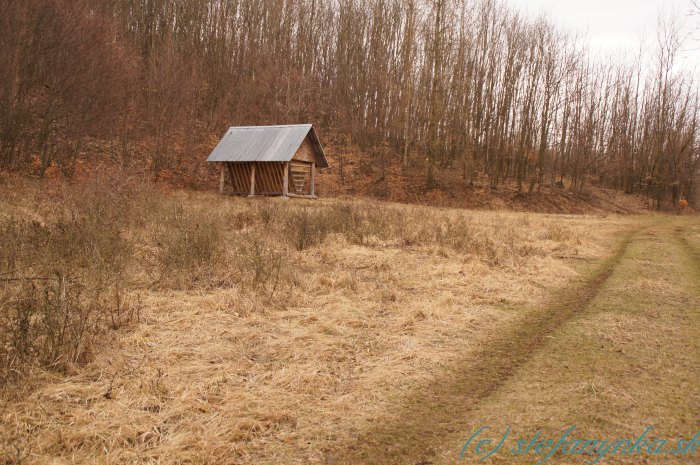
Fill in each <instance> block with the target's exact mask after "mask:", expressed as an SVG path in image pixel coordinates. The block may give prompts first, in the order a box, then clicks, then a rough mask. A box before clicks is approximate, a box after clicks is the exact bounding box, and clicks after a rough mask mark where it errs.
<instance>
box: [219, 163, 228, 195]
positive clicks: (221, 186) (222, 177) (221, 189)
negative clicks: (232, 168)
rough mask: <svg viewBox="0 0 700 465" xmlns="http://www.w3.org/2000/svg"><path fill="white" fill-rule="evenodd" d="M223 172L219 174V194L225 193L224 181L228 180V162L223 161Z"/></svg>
mask: <svg viewBox="0 0 700 465" xmlns="http://www.w3.org/2000/svg"><path fill="white" fill-rule="evenodd" d="M220 171H221V173H220V174H219V194H223V193H224V183H225V182H226V163H221V170H220Z"/></svg>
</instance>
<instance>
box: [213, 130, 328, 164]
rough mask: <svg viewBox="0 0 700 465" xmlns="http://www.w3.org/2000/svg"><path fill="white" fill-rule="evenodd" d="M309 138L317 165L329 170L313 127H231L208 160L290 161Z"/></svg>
mask: <svg viewBox="0 0 700 465" xmlns="http://www.w3.org/2000/svg"><path fill="white" fill-rule="evenodd" d="M307 135H308V136H309V139H310V140H311V143H312V144H313V146H314V148H315V149H316V152H317V155H318V158H319V160H318V162H317V166H318V167H319V168H326V167H328V162H327V161H326V156H325V154H324V153H323V148H322V147H321V143H320V142H319V140H318V136H317V135H316V131H314V127H313V125H311V124H291V125H286V126H240V127H233V128H229V130H228V131H226V134H224V137H223V138H222V139H221V140H220V141H219V143H218V144H217V145H216V147H215V148H214V151H213V152H212V153H211V155H209V158H207V161H218V162H222V161H232V162H235V161H263V162H264V161H270V162H275V161H279V162H284V161H289V160H291V159H292V157H293V156H294V154H295V153H296V151H297V150H298V149H299V146H301V143H302V142H303V141H304V138H306V136H307Z"/></svg>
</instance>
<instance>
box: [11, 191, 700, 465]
mask: <svg viewBox="0 0 700 465" xmlns="http://www.w3.org/2000/svg"><path fill="white" fill-rule="evenodd" d="M0 190H2V195H0V253H1V254H2V255H1V256H0V259H1V260H0V267H1V268H0V278H2V282H0V304H1V305H2V315H1V318H2V319H1V320H0V357H1V358H0V380H1V384H2V386H1V392H0V399H1V401H2V404H1V406H0V418H1V419H2V420H1V423H0V463H7V464H73V463H80V464H82V463H85V464H132V463H144V464H309V463H325V464H390V463H391V464H397V465H398V464H401V465H402V464H410V465H416V464H443V463H445V464H447V463H458V459H459V454H460V450H461V449H462V445H463V443H464V442H465V441H466V440H467V439H468V438H469V436H471V435H472V434H473V433H474V431H476V429H477V428H479V427H481V426H482V425H491V426H492V428H493V430H494V431H495V432H500V431H503V430H504V429H505V427H506V425H510V427H511V428H514V429H517V430H518V432H520V433H522V434H523V435H527V434H532V433H534V432H536V431H539V430H542V431H543V432H545V433H551V434H560V433H561V431H563V430H564V429H566V428H567V427H568V426H570V425H577V426H578V428H579V430H580V431H581V435H582V436H586V437H588V436H590V437H592V438H599V437H607V436H609V435H615V436H619V437H628V436H633V435H634V434H635V433H636V434H638V433H639V432H641V431H642V430H643V429H644V427H646V426H647V425H656V426H657V427H658V428H659V431H658V434H657V436H661V437H665V436H668V437H672V438H677V437H686V436H688V435H690V436H692V435H693V434H694V433H695V431H696V430H697V429H698V426H700V425H699V421H698V419H699V418H700V394H699V393H698V389H697V386H698V381H700V371H699V368H698V365H699V364H698V361H699V360H700V346H699V344H700V315H699V313H698V308H699V307H700V286H698V282H700V223H699V222H698V219H697V217H680V218H678V217H670V216H634V217H631V216H626V217H621V216H601V215H597V216H566V215H542V214H528V213H508V212H472V211H465V210H457V209H452V210H451V209H437V208H428V207H417V206H406V205H399V204H390V203H382V202H374V201H369V200H334V199H328V200H319V201H313V202H312V201H308V202H307V201H289V202H283V201H280V200H275V199H252V200H250V199H244V198H231V197H222V196H218V195H213V194H201V193H187V192H169V193H162V192H157V191H155V190H152V189H138V188H129V189H126V188H119V187H116V186H112V185H110V184H109V183H107V182H105V183H101V184H100V183H95V184H92V185H84V186H74V187H68V186H61V185H58V186H53V187H51V188H50V189H47V188H46V186H41V188H40V186H33V185H29V184H27V183H17V184H10V185H4V186H1V187H0ZM655 434H656V433H655ZM495 435H496V434H495V433H494V436H495ZM469 459H470V460H471V462H472V463H473V462H475V461H476V460H477V459H476V458H475V457H474V456H471V457H469ZM692 459H694V460H696V462H697V459H698V456H697V455H696V456H695V457H694V458H693V457H690V458H689V457H681V458H674V459H673V460H674V463H696V462H692V461H691V460H692ZM490 460H492V461H493V462H494V463H498V464H501V463H503V464H505V463H513V457H510V456H508V455H504V454H501V455H500V456H494V457H492V458H491V459H490ZM520 460H523V461H522V463H531V464H533V463H535V462H536V461H537V459H536V458H533V457H532V456H530V457H527V458H525V459H523V458H522V457H521V458H520ZM569 460H570V459H569V458H566V457H561V456H555V457H553V458H552V459H551V460H550V462H549V463H570V462H569ZM576 460H577V461H576V462H575V463H584V462H583V459H582V458H580V457H579V458H576ZM643 460H647V461H646V462H645V461H643ZM653 460H654V458H651V459H650V458H649V457H641V458H640V457H638V456H626V457H620V456H614V457H609V458H606V463H629V464H632V463H662V462H654V461H653ZM572 462H573V461H572ZM464 463H467V459H466V458H465V459H464ZM486 463H488V462H486Z"/></svg>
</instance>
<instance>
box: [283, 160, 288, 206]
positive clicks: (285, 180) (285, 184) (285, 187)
mask: <svg viewBox="0 0 700 465" xmlns="http://www.w3.org/2000/svg"><path fill="white" fill-rule="evenodd" d="M282 197H283V198H289V162H285V163H284V178H283V179H282Z"/></svg>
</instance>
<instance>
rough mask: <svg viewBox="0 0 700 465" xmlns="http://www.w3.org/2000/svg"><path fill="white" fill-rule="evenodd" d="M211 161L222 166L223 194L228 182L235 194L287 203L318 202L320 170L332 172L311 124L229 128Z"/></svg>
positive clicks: (221, 190)
mask: <svg viewBox="0 0 700 465" xmlns="http://www.w3.org/2000/svg"><path fill="white" fill-rule="evenodd" d="M207 161H208V162H212V163H218V164H219V165H220V178H219V191H220V192H221V193H223V192H224V191H225V187H226V179H227V177H228V180H229V182H230V183H231V186H232V189H233V193H234V194H237V195H248V196H255V195H267V196H282V197H283V198H288V197H306V198H316V168H327V167H328V162H327V161H326V156H325V154H324V153H323V148H322V147H321V143H320V142H319V140H318V136H317V135H316V131H315V130H314V127H313V125H311V124H294V125H286V126H243V127H232V128H229V130H228V131H226V134H225V135H224V137H223V138H222V139H221V140H220V141H219V143H218V144H217V146H216V148H214V151H213V152H212V153H211V155H209V158H208V159H207ZM227 175H228V176H227Z"/></svg>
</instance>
